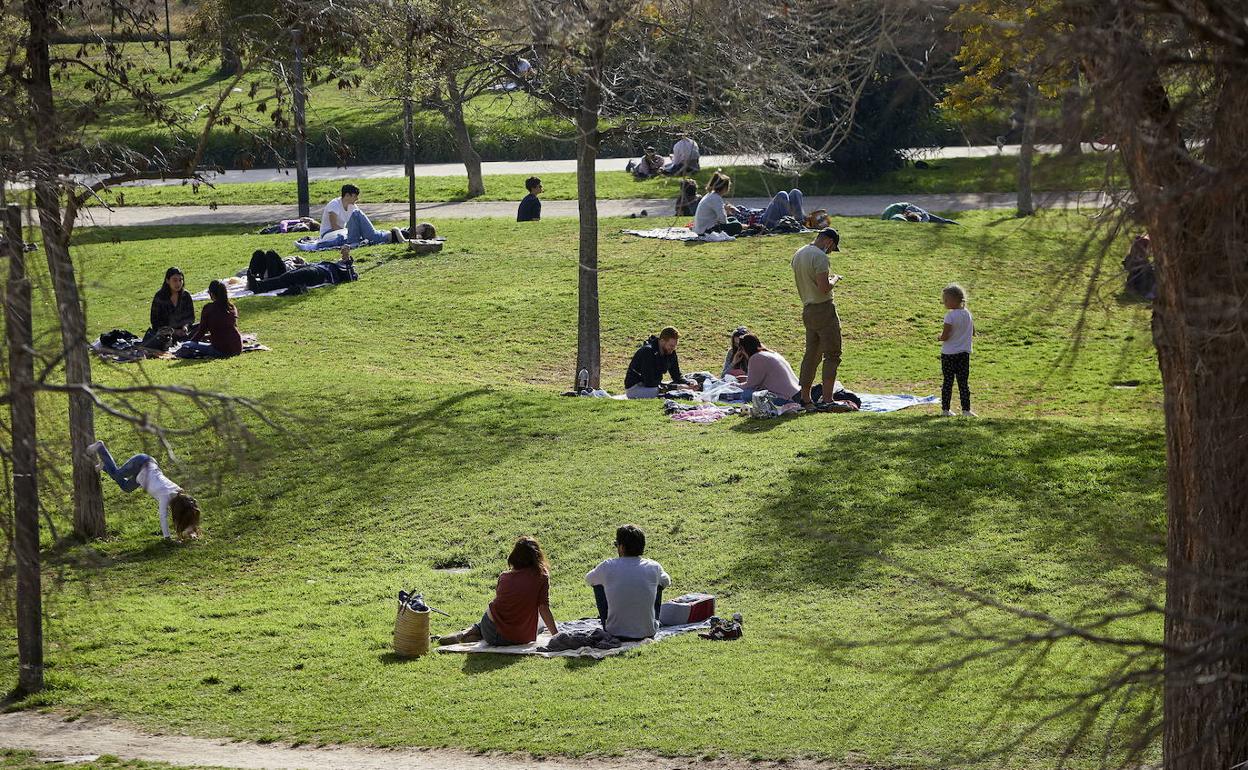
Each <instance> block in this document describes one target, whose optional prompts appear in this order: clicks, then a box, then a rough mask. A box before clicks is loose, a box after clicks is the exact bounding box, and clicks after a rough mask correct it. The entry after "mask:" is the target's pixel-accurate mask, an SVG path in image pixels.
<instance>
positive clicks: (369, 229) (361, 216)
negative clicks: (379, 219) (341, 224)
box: [321, 209, 390, 248]
mask: <svg viewBox="0 0 1248 770" xmlns="http://www.w3.org/2000/svg"><path fill="white" fill-rule="evenodd" d="M389 240H390V233H388V232H386V233H383V232H381V231H380V230H378V229H377V228H376V227H373V223H372V221H371V220H369V218H368V215H367V214H365V213H364V212H363V211H361V210H360V209H356V210H355V211H352V212H351V215H350V216H349V217H347V230H346V232H345V233H343V232H336V233H335V234H334V235H329V234H326V235H325V236H323V237H322V238H321V246H322V247H335V248H336V247H338V246H345V245H347V244H348V243H366V244H368V245H369V246H376V245H377V244H379V243H385V242H387V241H389Z"/></svg>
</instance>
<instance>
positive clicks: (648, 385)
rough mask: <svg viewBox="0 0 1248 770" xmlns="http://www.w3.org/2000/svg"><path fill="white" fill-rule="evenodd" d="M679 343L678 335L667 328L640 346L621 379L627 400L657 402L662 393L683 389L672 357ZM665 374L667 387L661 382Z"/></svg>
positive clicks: (677, 359)
mask: <svg viewBox="0 0 1248 770" xmlns="http://www.w3.org/2000/svg"><path fill="white" fill-rule="evenodd" d="M679 342H680V332H678V331H676V329H675V327H672V326H668V327H665V328H664V329H663V330H662V331H661V332H659V333H658V335H657V336H655V335H653V334H652V335H650V339H648V340H646V341H645V342H643V343H641V347H639V348H637V352H636V353H634V354H633V360H632V361H630V362H629V364H628V372H627V373H625V375H624V394H625V395H626V396H628V397H629V398H658V397H659V394H660V393H661V392H663V391H665V390H670V389H672V388H677V387H681V386H683V385H684V384H685V378H684V375H682V374H681V373H680V359H679V358H677V357H676V345H677V344H678V343H679ZM665 373H666V374H670V375H671V376H672V381H671V382H670V383H665V382H663V375H664V374H665Z"/></svg>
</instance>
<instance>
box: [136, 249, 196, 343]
mask: <svg viewBox="0 0 1248 770" xmlns="http://www.w3.org/2000/svg"><path fill="white" fill-rule="evenodd" d="M185 287H186V276H185V275H183V274H182V271H181V270H179V269H178V268H176V267H171V268H169V269H168V270H166V271H165V282H164V283H162V284H161V285H160V289H158V290H157V291H156V296H154V297H152V309H151V322H152V325H151V326H150V327H149V328H148V330H147V333H146V334H144V335H143V341H142V342H141V343H139V344H140V345H142V346H143V347H145V348H152V349H154V350H168V349H169V348H170V347H172V346H173V344H174V343H175V342H181V341H182V340H184V339H187V338H188V337H190V336H191V335H192V334H194V333H195V303H194V301H192V300H191V295H190V293H189V292H187V291H184V289H185Z"/></svg>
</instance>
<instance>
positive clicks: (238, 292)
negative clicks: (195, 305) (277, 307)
mask: <svg viewBox="0 0 1248 770" xmlns="http://www.w3.org/2000/svg"><path fill="white" fill-rule="evenodd" d="M221 283H223V284H225V291H226V293H227V294H229V295H230V299H240V298H242V297H276V296H277V295H279V294H281V293H282V292H283V291H284V289H278V290H276V291H266V292H264V293H263V294H252V293H251V291H250V290H249V289H248V288H247V279H246V278H241V277H239V276H237V275H231V276H230V277H229V278H222V279H221ZM191 299H193V300H195V301H196V302H207V301H208V300H209V297H208V290H207V289H204V290H203V291H201V292H198V293H195V294H192V295H191Z"/></svg>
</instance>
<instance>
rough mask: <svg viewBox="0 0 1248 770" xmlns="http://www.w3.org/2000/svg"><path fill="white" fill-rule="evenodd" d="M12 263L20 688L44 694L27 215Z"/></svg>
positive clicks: (12, 242)
mask: <svg viewBox="0 0 1248 770" xmlns="http://www.w3.org/2000/svg"><path fill="white" fill-rule="evenodd" d="M4 215H5V221H4V234H5V239H6V241H7V243H6V249H7V251H8V254H7V255H6V256H7V257H8V259H9V280H8V284H7V285H6V287H5V302H4V325H5V332H6V335H5V336H6V337H7V338H8V348H9V394H10V397H11V400H10V401H9V417H10V421H11V422H10V424H11V432H12V439H13V445H12V456H11V458H10V464H11V466H12V469H13V486H12V496H13V555H14V557H15V560H16V562H17V689H18V690H19V691H20V692H22V693H33V692H38V691H39V690H42V689H43V617H42V609H41V605H42V595H41V588H40V578H39V489H38V473H37V468H36V457H37V444H36V441H37V438H36V433H35V359H34V333H33V331H32V328H31V302H30V279H29V278H28V277H27V275H26V248H25V244H24V243H23V241H22V212H21V209H20V208H18V207H17V206H9V207H7V208H6V209H5V210H4Z"/></svg>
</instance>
